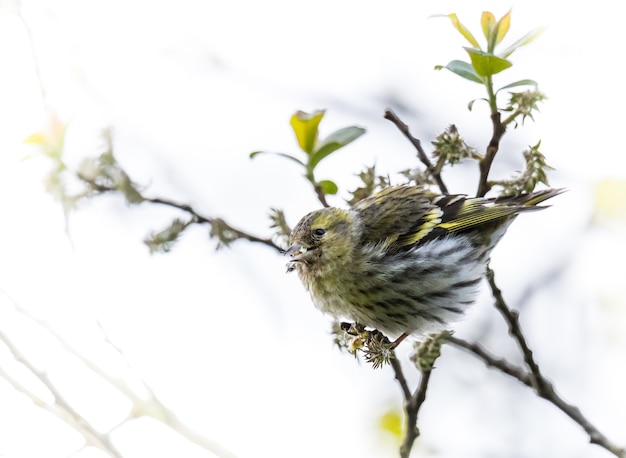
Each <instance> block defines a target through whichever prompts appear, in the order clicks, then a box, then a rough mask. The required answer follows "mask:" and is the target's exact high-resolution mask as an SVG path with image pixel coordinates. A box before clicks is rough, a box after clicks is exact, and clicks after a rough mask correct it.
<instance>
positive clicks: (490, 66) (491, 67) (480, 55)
mask: <svg viewBox="0 0 626 458" xmlns="http://www.w3.org/2000/svg"><path fill="white" fill-rule="evenodd" d="M465 50H466V51H467V53H468V54H469V56H470V60H471V61H472V67H473V68H474V70H475V71H476V73H477V74H478V75H480V76H492V75H495V74H496V73H500V72H501V71H502V70H506V69H507V68H509V67H510V66H511V65H513V64H512V63H511V62H509V61H508V60H506V59H502V58H501V57H498V56H495V55H493V54H491V53H486V52H484V51H481V50H479V49H473V48H465Z"/></svg>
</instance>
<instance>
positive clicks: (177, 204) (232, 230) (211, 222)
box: [77, 173, 283, 252]
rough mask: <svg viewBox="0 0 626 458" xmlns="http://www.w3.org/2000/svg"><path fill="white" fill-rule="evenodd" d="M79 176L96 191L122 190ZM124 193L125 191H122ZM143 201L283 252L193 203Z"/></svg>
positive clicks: (266, 240)
mask: <svg viewBox="0 0 626 458" xmlns="http://www.w3.org/2000/svg"><path fill="white" fill-rule="evenodd" d="M77 176H78V178H80V179H81V180H82V181H84V182H85V183H86V184H87V185H88V186H89V187H90V188H91V189H92V190H93V191H96V192H98V193H101V194H105V193H110V192H121V191H120V190H119V189H117V188H115V187H113V186H105V185H102V184H99V183H96V182H95V181H94V180H92V179H89V178H88V177H86V176H84V175H81V174H80V173H79V174H77ZM122 194H123V193H122ZM141 202H150V203H153V204H159V205H165V206H167V207H171V208H176V209H178V210H181V211H184V212H185V213H188V214H190V215H191V217H192V218H193V223H196V224H209V225H211V226H213V225H215V224H220V225H221V227H222V229H226V230H227V231H228V232H230V233H232V234H233V236H234V238H235V239H243V240H247V241H249V242H253V243H260V244H262V245H265V246H268V247H270V248H273V249H274V250H276V251H278V252H282V251H283V249H282V248H281V247H280V246H278V245H277V244H276V243H274V241H273V240H272V239H271V238H262V237H258V236H256V235H254V234H250V233H248V232H246V231H242V230H241V229H237V228H235V227H233V226H231V225H230V224H228V223H227V222H226V221H224V220H223V219H221V218H211V217H209V216H204V215H201V214H200V213H198V212H197V211H196V210H195V209H194V208H193V207H192V206H191V205H188V204H181V203H180V202H176V201H174V200H172V199H166V198H164V197H145V196H143V195H141Z"/></svg>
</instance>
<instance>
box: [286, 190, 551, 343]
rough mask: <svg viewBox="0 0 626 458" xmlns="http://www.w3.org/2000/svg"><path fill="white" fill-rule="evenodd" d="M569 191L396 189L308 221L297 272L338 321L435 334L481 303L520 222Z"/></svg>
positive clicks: (296, 255)
mask: <svg viewBox="0 0 626 458" xmlns="http://www.w3.org/2000/svg"><path fill="white" fill-rule="evenodd" d="M560 192H561V190H554V189H548V190H544V191H539V192H535V193H532V194H525V195H520V196H518V197H514V198H501V199H487V198H471V197H465V196H461V195H455V196H452V195H448V196H440V195H436V194H433V193H431V192H429V191H426V190H424V189H423V188H419V187H415V186H394V187H389V188H386V189H384V190H382V191H381V192H379V193H378V194H376V195H374V196H372V197H369V198H367V199H364V200H362V201H360V202H358V203H357V204H356V205H354V207H352V208H351V209H346V210H343V209H339V208H333V207H331V208H324V209H321V210H317V211H314V212H311V213H309V214H308V215H306V216H304V217H303V218H302V219H301V220H300V222H299V223H298V224H297V225H296V227H295V228H294V229H293V231H292V233H291V243H292V245H291V247H290V248H289V249H288V250H287V252H286V254H288V255H290V256H291V260H290V261H289V263H288V265H287V266H288V271H292V270H294V269H295V270H297V272H298V274H299V277H300V279H301V280H302V283H303V284H304V286H305V288H306V289H307V290H308V291H309V293H310V294H311V297H312V299H313V303H314V304H315V306H316V307H317V308H319V309H320V310H322V311H323V312H326V313H329V314H331V315H333V316H334V317H335V318H337V319H347V320H351V321H355V322H357V323H359V324H362V325H365V326H370V327H373V328H376V329H378V330H380V331H382V332H384V333H385V334H387V335H389V336H397V335H400V334H403V335H404V334H411V333H425V332H430V331H433V330H436V329H440V328H443V327H445V326H446V324H447V323H448V322H450V321H453V320H455V319H458V318H459V317H460V316H461V315H462V313H463V312H464V311H465V310H466V309H467V308H468V306H469V305H471V304H472V302H473V301H474V298H475V295H476V293H477V291H478V287H479V284H480V281H481V279H482V277H483V275H484V273H485V269H486V265H487V261H488V258H489V253H490V252H491V250H492V248H493V247H494V246H495V244H496V243H497V242H498V240H499V239H500V237H501V236H502V235H503V234H504V232H505V231H506V228H507V226H508V225H509V223H510V222H511V221H512V220H513V219H514V218H515V216H516V215H517V214H518V213H521V212H524V211H529V210H536V209H540V208H544V207H538V206H536V205H537V204H539V203H541V202H543V201H544V200H546V199H549V198H551V197H553V196H555V195H557V194H559V193H560Z"/></svg>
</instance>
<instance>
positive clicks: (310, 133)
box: [290, 110, 325, 154]
mask: <svg viewBox="0 0 626 458" xmlns="http://www.w3.org/2000/svg"><path fill="white" fill-rule="evenodd" d="M324 113H325V111H324V110H316V111H314V112H313V113H305V112H304V111H298V112H296V113H295V114H294V115H293V116H292V117H291V120H290V124H291V127H292V129H293V131H294V133H295V134H296V139H297V140H298V145H300V148H301V149H302V151H304V152H305V153H307V154H311V153H312V152H313V151H314V150H315V144H316V143H317V137H318V133H317V129H318V126H319V124H320V121H321V120H322V118H323V117H324Z"/></svg>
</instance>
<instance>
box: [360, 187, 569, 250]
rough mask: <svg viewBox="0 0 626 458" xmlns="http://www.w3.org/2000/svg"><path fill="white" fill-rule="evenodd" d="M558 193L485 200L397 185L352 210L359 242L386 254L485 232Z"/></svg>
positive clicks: (539, 193) (557, 191)
mask: <svg viewBox="0 0 626 458" xmlns="http://www.w3.org/2000/svg"><path fill="white" fill-rule="evenodd" d="M560 192H562V190H544V191H539V192H537V193H531V194H526V195H521V196H517V197H513V198H500V199H485V198H479V197H466V196H464V195H446V196H437V195H435V194H432V193H430V192H428V191H426V190H424V189H422V188H419V187H415V186H397V187H390V188H386V189H384V190H383V191H381V192H379V193H378V194H376V195H374V196H372V197H369V198H367V199H364V200H362V201H361V202H359V203H358V204H356V205H355V207H354V209H355V210H357V211H358V213H359V214H360V216H361V220H362V221H363V222H364V227H363V237H362V240H361V241H362V243H364V244H367V243H376V244H382V246H383V247H384V249H385V250H386V251H389V252H398V251H405V250H409V249H411V248H413V247H415V246H417V245H419V244H420V243H424V242H426V241H428V240H432V239H434V238H438V237H442V236H444V235H446V234H449V233H459V232H467V231H472V230H473V229H477V228H479V227H482V228H484V229H485V230H486V232H490V229H493V230H495V229H496V228H497V227H498V226H499V225H501V224H502V223H503V222H504V221H506V220H509V219H510V217H512V216H514V215H516V214H517V213H520V212H522V211H527V210H535V209H541V208H544V207H538V206H536V205H537V204H538V203H540V202H542V201H544V200H546V199H549V198H550V197H553V196H554V195H556V194H559V193H560ZM486 226H492V227H491V228H488V227H486Z"/></svg>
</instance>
